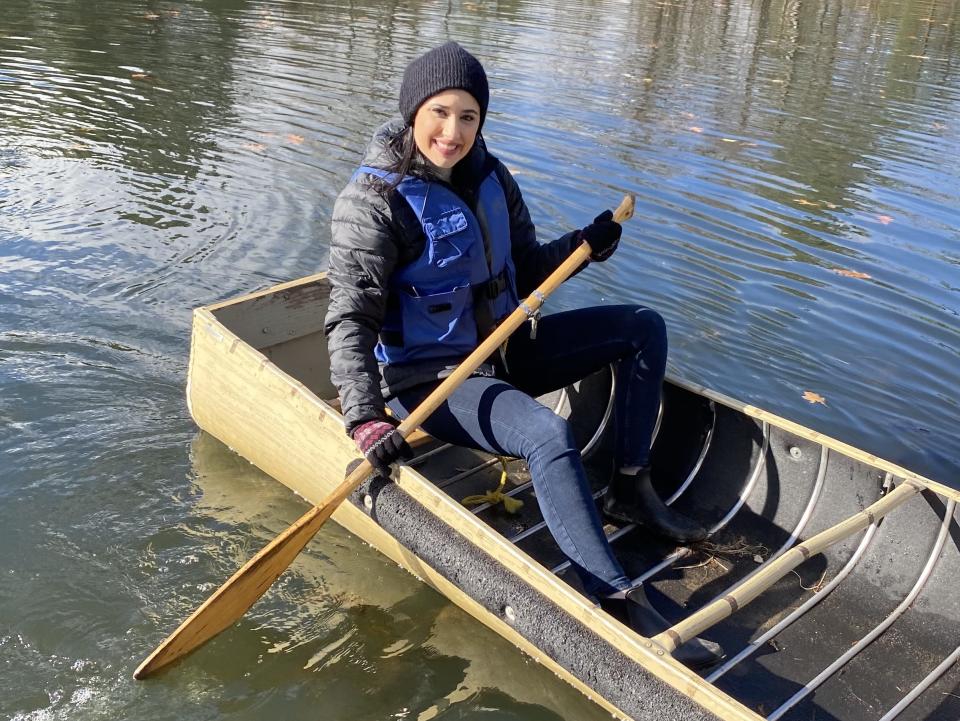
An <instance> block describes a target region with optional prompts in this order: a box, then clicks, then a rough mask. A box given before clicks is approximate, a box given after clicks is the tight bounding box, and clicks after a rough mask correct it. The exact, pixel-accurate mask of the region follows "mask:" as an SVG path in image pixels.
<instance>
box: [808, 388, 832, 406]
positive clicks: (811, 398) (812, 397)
mask: <svg viewBox="0 0 960 721" xmlns="http://www.w3.org/2000/svg"><path fill="white" fill-rule="evenodd" d="M803 400H805V401H807V403H819V404H821V405H824V406H825V405H827V399H826V398H824V397H823V396H822V395H820V394H819V393H814V392H813V391H804V392H803Z"/></svg>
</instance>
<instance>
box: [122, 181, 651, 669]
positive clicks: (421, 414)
mask: <svg viewBox="0 0 960 721" xmlns="http://www.w3.org/2000/svg"><path fill="white" fill-rule="evenodd" d="M633 207H634V198H633V196H629V195H628V196H626V197H624V199H623V201H622V202H621V203H620V205H619V206H618V207H617V209H616V211H614V214H613V219H614V220H616V221H617V222H618V223H622V222H624V221H625V220H628V219H629V218H631V217H632V216H633ZM590 252H591V250H590V246H589V245H588V244H587V243H586V242H583V243H582V244H581V245H580V246H579V247H578V248H577V249H576V250H575V251H573V253H571V254H570V257H569V258H567V259H566V260H565V261H564V262H563V263H562V264H561V265H560V266H559V267H558V268H557V269H556V270H555V271H553V273H551V274H550V276H549V277H548V278H547V279H546V280H545V281H544V282H543V284H542V285H541V286H540V287H539V288H537V290H535V291H534V292H533V293H531V294H530V297H529V298H527V300H526V301H525V302H524V303H521V305H520V307H519V308H517V309H516V310H514V311H513V313H511V314H510V315H509V316H507V318H506V320H504V321H503V323H501V324H500V325H499V326H498V327H497V329H496V330H495V331H494V332H493V333H491V334H490V336H489V337H488V338H487V339H486V340H484V341H483V343H481V344H480V346H479V347H478V348H477V349H476V350H475V351H473V353H471V354H470V355H469V356H467V358H466V360H464V361H463V363H461V364H460V366H459V367H458V368H457V369H456V370H455V371H454V372H453V373H452V374H451V375H450V376H448V377H447V378H446V379H445V380H444V381H443V382H442V383H441V384H440V385H439V386H437V388H436V389H435V390H434V391H433V393H431V394H430V395H429V396H427V398H426V399H425V400H424V401H423V403H421V404H420V405H419V406H418V407H417V408H416V409H415V410H414V411H413V413H411V414H410V415H409V416H408V417H407V418H406V419H405V420H404V421H403V422H402V423H401V424H400V425H399V426H398V428H397V431H398V432H399V433H400V435H402V436H403V437H404V438H408V437H409V436H410V434H411V433H412V432H413V431H414V430H415V429H416V428H417V427H418V426H419V425H420V424H422V423H423V422H424V421H425V420H426V419H427V418H428V417H429V416H430V414H431V413H433V412H434V411H435V410H436V409H437V408H439V407H440V405H441V404H442V403H443V402H444V401H445V400H446V399H447V397H448V396H449V395H450V394H451V393H452V392H453V391H454V389H456V388H457V386H459V385H460V384H461V383H463V381H464V380H466V379H467V378H468V377H469V376H470V374H471V373H473V372H474V371H475V370H476V369H477V368H478V367H479V366H480V364H481V363H483V362H484V361H485V360H487V358H489V357H490V356H491V355H492V354H493V353H495V352H496V350H497V349H498V348H499V347H500V346H501V345H502V344H503V342H504V341H505V340H506V339H507V338H508V337H509V336H510V334H511V333H513V331H515V330H516V329H517V328H519V327H520V326H521V325H522V324H523V322H524V321H525V320H527V318H528V313H530V314H532V313H535V312H536V311H538V310H539V309H540V306H542V305H543V302H544V301H545V300H546V298H547V296H548V295H550V294H551V293H552V292H553V291H554V290H556V289H557V287H558V286H559V285H560V284H561V283H563V281H565V280H566V279H567V278H569V277H570V275H571V274H572V273H573V272H574V271H575V270H576V269H577V268H579V267H580V266H581V265H582V264H583V263H585V262H586V261H587V260H588V259H589V257H590ZM372 470H373V467H372V466H371V465H370V463H369V462H368V461H366V460H364V462H363V463H361V464H360V465H359V466H357V468H356V469H355V470H354V471H353V472H352V473H350V475H348V476H347V478H346V479H345V480H344V481H343V483H341V484H340V485H339V486H337V488H336V489H334V491H333V492H332V493H331V494H330V495H329V496H327V497H326V498H325V499H323V501H321V502H320V504H319V505H317V506H314V507H313V508H311V509H310V510H309V511H307V512H306V513H305V514H304V515H303V516H301V517H300V518H299V519H298V520H297V521H296V522H295V523H294V524H293V525H292V526H290V527H289V528H288V529H287V530H285V531H284V532H283V533H281V534H280V535H279V536H277V537H276V538H275V539H274V540H273V541H271V542H270V543H269V544H268V545H266V546H264V548H262V549H261V550H260V552H259V553H257V555H255V556H254V557H253V558H251V559H250V560H249V561H247V562H246V563H245V564H244V565H243V566H242V567H241V568H240V570H238V571H237V572H236V573H234V574H233V576H231V577H230V579H229V580H228V581H227V582H226V583H224V584H223V585H222V586H221V587H220V588H218V589H217V591H216V592H215V593H214V594H213V595H212V596H210V598H208V599H207V600H206V601H204V602H203V604H202V605H201V606H200V607H199V608H198V609H197V610H196V611H194V612H193V613H192V614H191V615H190V617H189V618H187V620H186V621H184V622H183V623H181V624H180V626H179V627H178V628H177V630H176V631H174V632H173V633H171V634H170V635H169V636H168V637H167V638H166V639H165V640H164V641H163V643H161V644H160V645H159V646H157V648H156V649H155V650H154V651H153V653H151V654H150V655H149V656H148V657H147V658H146V659H145V660H144V661H143V663H141V664H140V666H139V667H138V668H137V670H136V671H134V672H133V677H134V678H136V679H142V678H146V677H147V676H149V675H150V674H152V673H154V672H155V671H157V670H158V669H160V668H163V667H164V666H166V665H167V664H169V663H172V662H173V661H175V660H177V659H178V658H180V657H181V656H184V655H186V654H188V653H190V652H191V651H193V650H194V649H196V648H197V647H199V646H200V645H202V644H203V643H205V642H206V641H208V640H210V639H211V638H213V637H214V636H216V635H217V634H218V633H220V632H221V631H223V630H224V629H225V628H227V627H228V626H230V625H231V624H233V622H234V621H236V620H237V619H239V618H240V617H241V616H243V614H244V613H246V611H247V609H248V608H250V606H252V605H253V604H254V603H255V602H256V600H257V599H258V598H260V596H262V595H263V594H264V593H265V592H266V590H267V589H268V588H270V586H271V584H273V582H274V581H275V580H277V578H278V577H279V576H280V574H281V573H283V572H284V571H285V570H286V569H287V567H288V566H289V565H290V564H291V563H292V562H293V559H294V558H296V557H297V554H299V553H300V551H301V550H303V547H304V546H306V545H307V543H308V542H309V541H310V539H311V538H313V536H314V535H315V534H316V533H317V531H319V530H320V527H321V526H322V525H323V524H324V522H325V521H326V520H327V519H328V518H330V516H331V515H332V514H333V512H334V511H335V510H336V509H337V507H338V506H339V505H340V504H341V503H342V502H343V501H344V499H345V498H346V497H347V496H349V495H350V494H351V493H352V492H353V490H354V489H355V488H356V487H357V486H359V485H360V483H361V482H362V481H363V480H364V479H365V478H367V476H369V475H370V473H371V471H372Z"/></svg>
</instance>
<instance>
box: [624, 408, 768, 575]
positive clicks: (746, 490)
mask: <svg viewBox="0 0 960 721" xmlns="http://www.w3.org/2000/svg"><path fill="white" fill-rule="evenodd" d="M769 448H770V424H769V423H767V422H766V421H763V443H762V445H761V447H760V457H759V458H758V459H757V462H756V464H755V465H754V467H753V472H752V473H751V474H750V478H749V480H748V481H747V483H746V484H745V485H744V487H743V488H742V489H741V490H740V496H739V497H738V498H737V501H736V503H734V504H733V507H732V508H731V509H730V510H729V511H727V513H726V515H725V516H724V517H723V518H721V519H720V520H719V521H718V522H717V523H715V524H714V525H713V526H712V527H711V528H710V530H709V531H707V536H708V537H709V536H713V535H716V534H717V533H718V532H720V531H721V530H723V529H724V528H725V527H726V525H727V524H728V523H730V521H732V520H733V517H734V516H736V515H737V513H738V512H739V511H740V509H741V508H743V504H744V503H746V502H747V499H748V498H750V494H751V493H753V489H754V487H755V486H756V485H757V480H758V479H759V478H760V473H761V472H762V471H763V468H764V465H765V464H766V460H767V451H768V450H769ZM692 553H693V551H692V550H690V548H689V547H688V546H683V547H681V548H678V549H677V550H676V551H674V552H673V553H671V554H670V555H669V556H667V557H666V558H664V559H663V560H662V561H660V563H658V564H657V565H656V566H653V567H652V568H648V569H647V570H646V571H644V572H643V573H641V574H640V575H639V576H637V577H636V578H634V579H633V580H632V581H631V582H630V585H631V586H639V585H640V584H641V583H645V582H646V581H648V580H649V579H651V578H653V577H654V576H656V575H657V574H658V573H660V572H661V571H663V570H664V569H667V568H670V566H672V565H673V564H674V563H676V562H677V561H679V560H680V559H683V558H686V557H687V556H689V555H690V554H692Z"/></svg>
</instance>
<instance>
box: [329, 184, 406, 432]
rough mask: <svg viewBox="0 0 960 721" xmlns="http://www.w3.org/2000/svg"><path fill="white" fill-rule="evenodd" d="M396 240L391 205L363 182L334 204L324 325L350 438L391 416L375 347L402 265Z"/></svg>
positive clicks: (333, 372) (332, 369) (331, 375)
mask: <svg viewBox="0 0 960 721" xmlns="http://www.w3.org/2000/svg"><path fill="white" fill-rule="evenodd" d="M397 237H398V235H397V229H396V227H395V225H394V222H393V217H392V214H391V212H390V206H389V203H388V202H387V201H386V200H385V199H384V198H383V197H382V196H381V195H380V194H378V193H376V192H374V190H373V189H372V188H370V186H369V185H366V184H364V183H363V181H353V182H351V183H349V184H348V185H347V187H346V188H344V190H343V191H342V192H341V193H340V195H339V197H338V198H337V200H336V202H335V203H334V206H333V218H332V220H331V242H330V268H329V271H328V274H327V278H328V279H329V281H330V303H329V305H328V307H327V315H326V319H325V321H324V333H325V334H326V336H327V346H328V349H329V353H330V378H331V380H332V381H333V384H334V385H335V386H336V387H337V390H338V391H339V393H340V403H341V412H342V413H343V416H344V420H345V422H346V426H347V433H348V434H349V433H352V432H353V430H354V429H355V428H356V427H357V426H358V425H360V424H361V423H364V422H366V421H368V420H375V419H384V418H386V414H385V412H384V408H385V404H384V400H383V393H382V392H381V390H380V370H379V367H378V365H377V360H376V357H375V356H374V354H373V349H374V346H375V345H376V343H377V338H378V335H379V333H380V328H381V326H382V325H383V318H384V314H385V312H386V307H387V281H388V280H389V278H390V274H391V273H392V272H393V269H394V268H395V267H396V265H397V259H398V246H397V240H396V239H397Z"/></svg>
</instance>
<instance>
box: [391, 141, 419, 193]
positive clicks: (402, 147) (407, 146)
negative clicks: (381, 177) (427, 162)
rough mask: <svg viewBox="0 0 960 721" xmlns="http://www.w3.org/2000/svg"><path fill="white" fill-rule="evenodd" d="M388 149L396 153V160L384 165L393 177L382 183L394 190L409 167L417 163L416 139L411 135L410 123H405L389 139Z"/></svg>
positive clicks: (408, 170)
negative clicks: (404, 125)
mask: <svg viewBox="0 0 960 721" xmlns="http://www.w3.org/2000/svg"><path fill="white" fill-rule="evenodd" d="M390 149H391V150H393V152H394V153H395V154H396V160H394V161H393V162H392V163H390V164H389V165H388V166H386V168H384V170H387V171H389V172H391V173H393V174H394V176H395V177H394V179H393V180H392V181H390V182H389V183H385V184H384V185H385V189H386V190H396V189H397V186H398V185H400V183H402V182H403V179H404V178H405V177H406V176H407V174H408V173H409V172H410V168H412V167H413V166H414V165H416V164H417V161H418V159H419V156H420V151H419V150H418V149H417V141H416V140H415V139H414V137H413V126H412V125H407V126H406V127H405V128H404V129H403V130H401V131H400V132H399V133H397V134H396V135H394V136H393V137H392V138H391V139H390Z"/></svg>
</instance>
